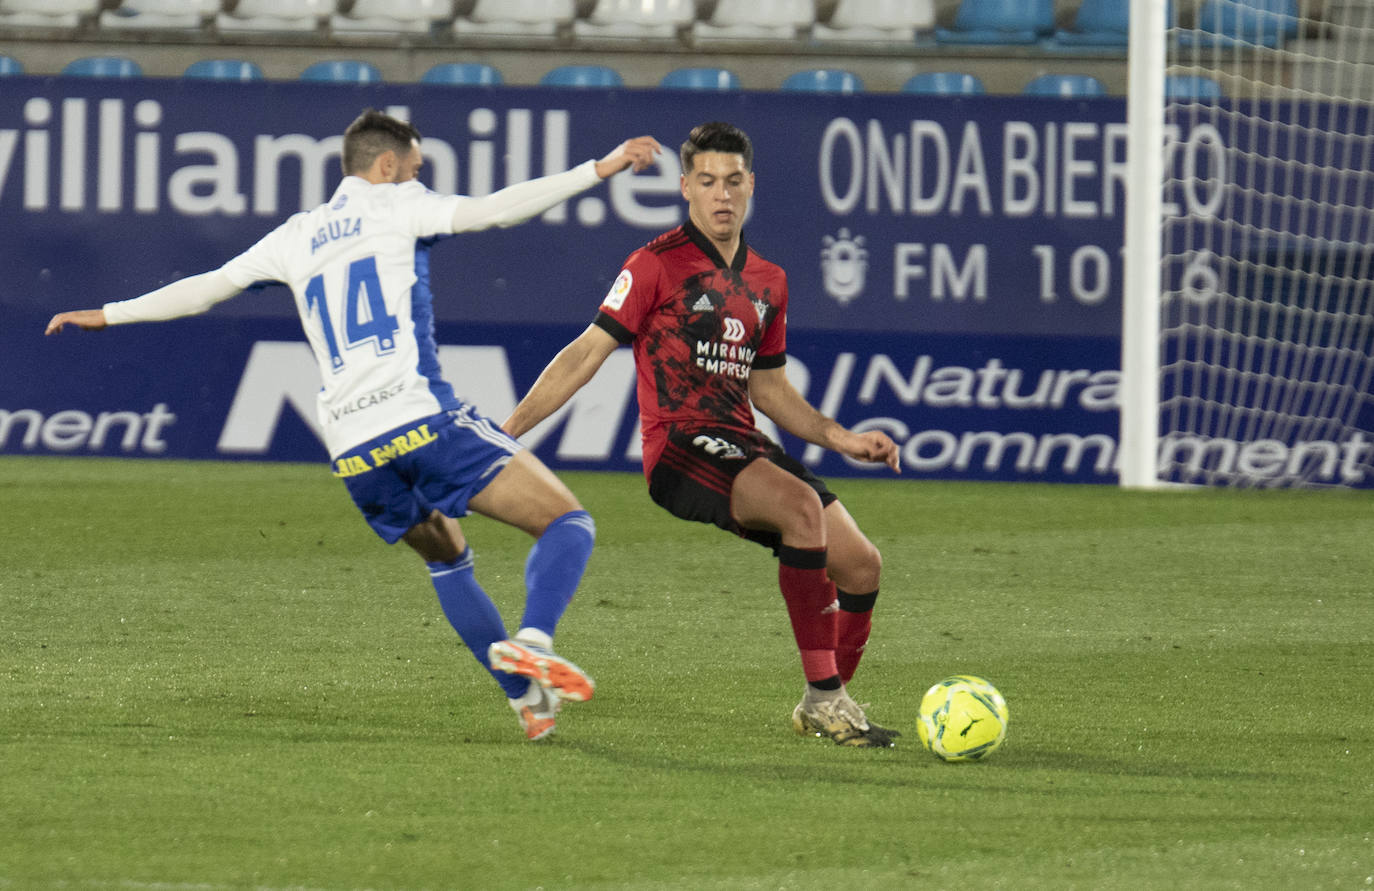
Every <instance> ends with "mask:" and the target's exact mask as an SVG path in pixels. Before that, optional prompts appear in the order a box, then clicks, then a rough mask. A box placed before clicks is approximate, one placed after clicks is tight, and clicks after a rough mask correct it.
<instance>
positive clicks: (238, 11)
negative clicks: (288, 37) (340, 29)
mask: <svg viewBox="0 0 1374 891" xmlns="http://www.w3.org/2000/svg"><path fill="white" fill-rule="evenodd" d="M336 5H337V4H336V3H335V0H238V5H236V6H235V7H234V11H233V12H232V13H227V12H222V13H220V14H219V15H218V16H216V17H215V26H216V27H218V28H219V29H220V30H221V31H230V32H233V31H291V32H300V31H315V30H318V29H319V27H320V25H321V23H323V22H325V21H328V20H329V17H330V16H331V15H333V14H334V10H335V8H336Z"/></svg>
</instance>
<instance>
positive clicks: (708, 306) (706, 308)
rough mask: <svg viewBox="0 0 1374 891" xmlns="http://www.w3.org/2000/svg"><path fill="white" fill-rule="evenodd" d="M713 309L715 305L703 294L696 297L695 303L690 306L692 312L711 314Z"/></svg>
mask: <svg viewBox="0 0 1374 891" xmlns="http://www.w3.org/2000/svg"><path fill="white" fill-rule="evenodd" d="M715 308H716V305H715V304H714V303H712V302H711V298H710V297H707V296H706V295H705V294H702V295H701V296H700V297H698V298H697V302H696V303H693V304H692V312H711V311H712V310H714V309H715Z"/></svg>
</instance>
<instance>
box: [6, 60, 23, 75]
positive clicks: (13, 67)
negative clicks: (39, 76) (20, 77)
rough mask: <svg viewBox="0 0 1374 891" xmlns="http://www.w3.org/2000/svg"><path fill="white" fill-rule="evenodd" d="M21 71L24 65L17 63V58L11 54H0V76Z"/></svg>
mask: <svg viewBox="0 0 1374 891" xmlns="http://www.w3.org/2000/svg"><path fill="white" fill-rule="evenodd" d="M23 73H24V66H23V65H21V64H19V60H18V59H16V58H14V57H13V56H0V77H4V76H8V75H11V74H23Z"/></svg>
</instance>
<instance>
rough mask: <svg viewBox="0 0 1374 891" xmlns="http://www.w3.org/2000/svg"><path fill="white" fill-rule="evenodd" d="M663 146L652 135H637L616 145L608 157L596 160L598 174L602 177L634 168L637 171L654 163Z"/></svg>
mask: <svg viewBox="0 0 1374 891" xmlns="http://www.w3.org/2000/svg"><path fill="white" fill-rule="evenodd" d="M661 151H663V146H661V145H659V144H658V140H657V139H654V138H653V137H652V136H636V137H635V138H634V139H627V140H625V141H624V142H622V143H621V144H620V145H618V146H616V147H615V149H613V150H612V151H611V152H610V153H609V154H607V155H606V157H604V158H602V159H601V160H600V161H597V162H596V175H597V176H599V177H601V178H602V179H606V178H607V177H610V176H615V175H616V174H617V173H619V172H620V171H622V170H624V169H626V168H627V167H628V168H633V169H634V172H635V173H638V172H639V171H641V170H644V169H645V168H647V167H650V166H652V165H653V163H654V162H655V161H657V160H658V154H659V152H661Z"/></svg>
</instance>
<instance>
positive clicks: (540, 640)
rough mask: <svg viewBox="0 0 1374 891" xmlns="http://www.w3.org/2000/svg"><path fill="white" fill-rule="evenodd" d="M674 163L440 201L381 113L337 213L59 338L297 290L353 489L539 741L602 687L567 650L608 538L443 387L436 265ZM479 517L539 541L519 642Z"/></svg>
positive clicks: (363, 119) (583, 171) (70, 316)
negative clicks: (485, 578)
mask: <svg viewBox="0 0 1374 891" xmlns="http://www.w3.org/2000/svg"><path fill="white" fill-rule="evenodd" d="M659 150H660V147H659V144H658V142H657V141H655V140H654V139H653V138H652V137H649V136H641V137H636V138H634V139H630V140H627V141H625V142H624V143H622V144H621V145H619V146H617V147H616V148H615V149H614V150H613V151H612V152H610V153H609V154H607V155H606V156H605V157H603V158H601V159H600V160H599V161H587V162H585V163H583V164H581V165H579V166H577V167H575V168H573V169H572V170H569V171H567V172H564V173H559V174H554V175H552V176H545V177H542V178H539V179H535V180H530V181H529V182H524V183H519V184H517V185H514V186H510V187H509V188H506V189H502V190H501V191H499V192H496V193H494V194H491V195H487V196H484V197H480V198H473V197H465V196H460V195H440V194H436V193H434V192H431V191H430V190H429V189H427V188H425V186H423V185H422V184H420V183H419V182H417V181H416V180H415V177H416V174H417V173H418V172H419V170H420V167H421V165H422V163H423V157H422V155H421V150H420V134H419V132H418V131H417V130H416V129H415V128H414V127H413V126H411V125H410V124H408V123H406V122H404V121H400V120H397V119H396V118H393V117H390V116H388V115H385V114H382V113H381V112H378V111H375V110H372V109H368V110H367V111H365V112H364V113H363V114H362V115H361V116H359V117H358V119H357V120H355V121H354V122H353V123H352V124H350V125H349V127H348V129H347V130H346V131H345V132H344V142H343V158H342V165H343V173H344V179H343V182H342V183H340V184H339V187H338V189H337V191H335V192H334V195H333V197H331V198H330V199H329V201H328V202H327V203H325V204H323V205H321V206H319V207H317V208H315V209H314V210H310V211H304V212H301V213H298V214H295V215H293V216H292V217H291V218H290V219H288V220H287V221H286V222H284V223H282V224H281V225H280V226H278V227H277V228H276V229H274V230H273V231H272V232H269V233H268V234H267V235H266V236H264V237H263V238H262V239H261V240H260V241H259V242H258V243H257V244H255V245H253V246H252V247H250V248H249V249H248V250H246V251H244V252H243V253H241V254H239V255H238V256H237V257H235V258H233V259H232V260H230V261H229V262H228V263H225V264H224V265H223V266H221V267H220V268H219V269H217V270H214V271H212V272H206V273H203V274H201V275H195V276H191V277H189V278H184V279H181V280H179V281H175V282H172V283H171V284H169V285H166V286H165V287H161V288H158V289H156V290H154V291H151V292H149V293H147V294H144V295H142V296H140V297H135V298H133V299H132V300H124V301H119V302H112V303H106V304H105V305H104V307H102V308H101V309H86V310H76V311H72V312H62V313H58V314H57V315H55V316H53V318H52V320H51V321H50V322H49V323H48V327H47V333H48V334H54V333H57V332H59V331H61V330H62V329H63V328H65V327H66V326H68V325H71V326H74V327H77V328H82V329H86V330H98V329H101V328H104V327H106V326H107V325H119V324H126V323H130V322H152V321H161V320H165V319H173V318H180V317H182V316H189V315H195V314H197V313H201V312H204V311H206V310H208V309H209V308H210V307H212V306H214V305H215V304H216V303H219V302H220V301H222V300H226V299H228V298H230V297H233V296H235V295H236V294H238V293H240V292H241V291H242V290H243V289H245V288H247V287H248V286H250V285H253V284H255V283H260V282H281V283H283V284H285V285H287V286H288V287H290V289H291V292H292V294H293V295H294V297H295V301H296V310H297V311H298V312H299V314H300V319H301V325H302V327H303V328H304V329H305V334H306V337H307V339H308V340H309V341H310V346H311V349H312V350H313V351H314V354H315V359H316V362H317V364H318V365H319V369H320V376H321V378H322V379H323V382H324V386H323V388H322V389H321V390H320V395H319V406H318V413H319V421H320V426H321V428H322V430H323V431H324V439H325V445H326V446H327V447H328V449H329V454H330V458H331V460H332V463H333V467H334V474H335V476H338V477H340V478H341V479H342V480H343V482H344V484H345V485H346V486H347V487H348V491H349V494H350V495H351V496H352V497H353V501H354V503H355V504H357V506H358V508H359V510H361V511H362V513H363V516H364V517H365V518H366V520H367V522H368V524H369V525H370V526H371V527H372V528H373V530H375V531H376V533H377V534H378V535H379V536H381V538H382V539H383V540H385V541H386V542H387V543H388V544H394V543H395V542H397V541H404V542H405V543H406V544H408V545H410V547H412V548H413V549H414V550H415V551H416V553H418V554H419V555H420V557H421V558H422V559H423V560H424V561H425V563H426V564H427V565H428V567H429V572H430V578H431V580H432V582H433V584H434V588H435V590H436V591H437V592H438V595H439V602H440V604H441V605H442V607H443V610H444V614H445V615H446V616H447V617H448V620H449V622H450V623H451V624H452V625H453V627H454V630H456V631H457V632H458V634H459V636H460V637H461V638H462V640H463V642H464V643H465V644H467V646H468V647H469V648H470V649H471V650H472V652H473V655H475V656H476V657H477V659H478V661H480V662H482V664H483V665H484V666H486V667H487V668H488V669H489V670H490V671H491V673H492V675H493V676H494V677H495V678H496V680H497V682H498V683H499V684H500V685H501V687H502V689H503V690H504V691H505V693H506V696H507V698H508V699H509V701H510V705H511V707H512V708H513V709H514V710H515V713H516V715H517V716H518V717H519V719H520V724H521V727H522V729H523V730H524V731H525V735H526V737H527V738H528V739H541V738H543V737H545V736H547V735H548V734H550V733H552V732H553V730H554V724H555V716H556V714H557V712H558V709H559V706H560V705H561V702H562V700H565V699H566V700H574V701H584V700H587V699H589V698H591V696H592V693H593V690H594V689H595V688H594V684H593V682H592V680H591V678H590V677H588V676H587V675H586V674H585V673H584V672H583V671H582V670H581V669H579V668H578V667H577V666H576V665H574V664H573V663H572V662H570V661H568V660H567V659H564V658H562V657H560V656H558V655H556V654H555V653H554V652H553V649H552V645H553V634H554V630H555V627H556V626H557V624H558V620H559V619H560V618H561V617H562V615H563V612H564V610H565V609H566V608H567V605H568V602H569V601H570V600H571V599H572V596H573V592H574V590H575V589H576V588H577V585H578V583H579V582H580V581H581V578H582V572H583V570H584V568H585V567H586V564H587V560H588V558H589V557H590V556H591V550H592V544H593V541H594V538H595V533H596V530H595V526H594V525H593V523H592V518H591V516H590V515H589V514H588V513H587V512H586V511H584V510H583V509H582V506H581V505H580V504H579V503H578V501H577V499H576V498H575V497H574V496H573V494H572V492H570V491H569V490H568V488H567V487H566V486H565V485H563V483H562V482H561V481H560V480H559V479H558V478H557V477H556V476H554V474H553V473H552V472H551V471H550V470H549V469H548V468H547V467H545V466H544V464H543V463H542V462H540V461H539V459H538V458H536V457H535V456H534V455H532V454H531V453H530V452H528V451H526V450H524V449H522V448H521V446H520V445H519V444H517V443H516V442H515V440H514V439H512V438H510V437H509V436H507V435H506V434H504V433H503V432H502V431H501V430H500V428H499V427H498V426H497V425H496V424H494V423H492V422H491V421H489V420H488V419H486V418H484V417H482V416H481V415H479V414H477V413H476V412H475V411H474V410H473V407H472V406H470V405H467V404H465V403H464V402H462V401H461V400H460V399H458V398H457V397H456V396H455V395H454V392H453V388H452V387H451V386H449V384H448V383H447V382H445V381H444V380H443V379H442V378H441V377H440V370H439V360H438V354H437V350H436V346H435V341H434V314H433V306H432V303H433V295H432V294H431V293H430V288H429V257H428V254H429V250H430V248H431V246H432V245H433V244H434V242H435V240H436V239H437V238H439V237H441V236H444V235H450V234H454V233H458V232H472V231H476V230H479V229H487V228H490V227H492V226H511V225H514V224H516V223H520V222H522V221H524V220H527V219H529V218H531V217H533V216H535V215H537V214H540V213H542V212H544V211H545V210H548V209H549V208H551V207H554V206H555V205H557V204H559V203H561V202H562V201H565V200H566V199H568V198H569V197H571V196H573V195H575V194H577V193H578V192H581V191H583V190H585V189H587V188H590V187H591V186H593V185H595V184H596V183H598V182H600V181H601V180H603V179H605V178H607V177H609V176H611V175H613V174H615V173H618V172H620V171H622V170H625V169H628V168H633V169H634V170H636V171H638V170H642V169H644V168H645V167H647V166H649V165H650V164H652V163H653V162H654V158H655V155H657V153H658V152H659ZM470 511H476V512H477V513H480V514H483V515H485V516H489V517H492V518H493V519H497V520H500V521H502V522H505V523H508V524H510V525H512V526H515V527H517V528H519V529H522V530H524V531H525V532H527V533H529V534H530V535H532V536H534V538H535V543H534V546H533V548H531V550H530V553H529V558H528V560H527V562H526V565H525V587H526V598H525V611H524V615H523V617H522V620H521V624H520V628H519V630H518V631H517V632H516V634H515V635H514V636H513V637H508V635H507V631H506V627H505V624H504V623H503V621H502V619H501V615H500V613H499V612H498V611H497V609H496V606H495V604H493V603H492V601H491V599H490V598H489V597H488V596H487V594H486V592H485V591H483V590H482V588H481V586H480V585H479V584H478V583H477V581H476V579H475V577H474V575H473V554H472V549H471V548H470V547H469V546H468V544H467V542H466V540H465V539H464V537H463V533H462V530H461V528H460V527H459V525H458V522H457V520H456V518H457V517H461V516H466V515H467V514H468V513H469V512H470Z"/></svg>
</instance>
